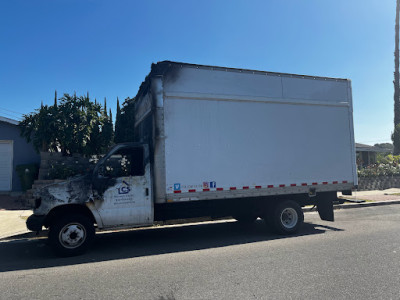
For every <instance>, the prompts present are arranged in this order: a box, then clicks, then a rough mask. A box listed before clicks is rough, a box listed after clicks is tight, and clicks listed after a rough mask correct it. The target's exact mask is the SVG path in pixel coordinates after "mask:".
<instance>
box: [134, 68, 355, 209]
mask: <svg viewBox="0 0 400 300" xmlns="http://www.w3.org/2000/svg"><path fill="white" fill-rule="evenodd" d="M135 103H136V106H135V109H136V115H135V134H136V138H137V141H138V142H144V143H148V144H149V145H150V148H151V150H150V151H152V157H153V172H154V183H155V184H154V192H155V196H156V197H155V202H156V203H164V202H175V201H192V200H207V199H223V198H243V197H259V196H268V195H282V194H299V193H318V192H322V191H343V190H350V189H351V188H352V187H353V186H354V185H357V172H356V160H355V148H354V134H353V117H352V96H351V82H350V81H349V80H347V79H336V78H324V77H314V76H302V75H294V74H281V73H272V72H263V71H253V70H242V69H231V68H222V67H213V66H202V65H193V64H186V63H176V62H170V61H164V62H160V63H157V64H153V66H152V70H151V72H150V74H149V75H148V76H147V77H146V80H145V81H144V82H143V83H142V85H141V87H140V90H139V92H138V95H137V96H136V101H135Z"/></svg>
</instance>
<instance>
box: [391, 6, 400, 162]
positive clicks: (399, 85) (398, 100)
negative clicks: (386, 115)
mask: <svg viewBox="0 0 400 300" xmlns="http://www.w3.org/2000/svg"><path fill="white" fill-rule="evenodd" d="M399 10H400V0H396V25H395V32H396V33H395V50H394V81H393V83H394V133H393V136H392V140H393V145H394V154H396V155H397V154H399V153H400V138H399V133H398V132H397V131H398V130H396V126H397V125H398V124H400V74H399Z"/></svg>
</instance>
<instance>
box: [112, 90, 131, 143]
mask: <svg viewBox="0 0 400 300" xmlns="http://www.w3.org/2000/svg"><path fill="white" fill-rule="evenodd" d="M120 119H121V122H120V125H119V127H118V129H117V128H116V129H115V130H118V134H119V135H120V143H121V142H135V98H129V97H128V98H126V99H125V101H124V103H123V105H122V109H121V118H120Z"/></svg>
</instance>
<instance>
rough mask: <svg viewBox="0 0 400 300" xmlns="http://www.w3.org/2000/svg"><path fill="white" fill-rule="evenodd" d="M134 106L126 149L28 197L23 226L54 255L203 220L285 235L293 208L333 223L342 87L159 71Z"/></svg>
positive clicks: (169, 68) (347, 119)
mask: <svg viewBox="0 0 400 300" xmlns="http://www.w3.org/2000/svg"><path fill="white" fill-rule="evenodd" d="M132 105H134V108H135V121H134V124H133V123H132V124H131V126H134V132H135V134H134V135H135V143H124V144H118V145H116V146H115V147H114V148H112V149H111V151H110V152H109V153H108V154H107V155H105V156H104V157H103V158H102V159H101V160H100V161H99V162H98V163H97V165H96V166H95V168H94V169H93V171H92V172H90V173H89V174H87V175H85V176H82V177H75V178H71V179H69V180H66V181H65V182H61V183H55V184H52V185H48V186H46V187H44V188H42V189H40V190H37V191H36V192H35V197H36V200H35V208H34V214H33V215H32V216H31V217H30V218H29V219H28V220H27V226H28V228H29V229H30V230H32V231H39V230H41V229H42V227H43V226H44V227H47V228H49V240H50V243H51V245H53V247H54V249H55V250H56V252H57V253H58V254H60V255H76V254H79V253H82V252H83V251H85V250H86V248H87V247H88V245H89V244H90V241H91V240H92V239H93V237H94V233H95V228H97V229H98V230H104V229H110V228H127V227H128V228H129V227H140V226H150V225H152V224H153V222H154V221H162V220H173V219H189V218H194V217H202V216H211V217H214V218H219V217H228V216H232V217H234V218H236V219H237V220H238V221H240V222H244V223H250V222H253V221H254V220H256V219H257V218H262V219H264V220H265V222H266V223H267V224H269V225H270V226H272V228H274V229H275V231H277V232H278V233H280V234H290V233H294V232H296V231H298V230H299V228H300V226H301V224H302V223H303V219H304V216H303V212H302V210H301V207H303V206H305V205H308V204H315V205H316V206H317V209H318V211H319V214H320V216H321V218H322V219H324V220H329V221H333V219H334V218H333V204H332V203H333V201H334V200H336V199H337V197H336V194H337V192H338V191H344V192H346V191H351V189H352V188H353V186H355V185H357V172H356V159H355V148H354V135H353V116H352V96H351V83H350V81H349V80H346V79H335V78H324V77H314V76H301V75H293V74H281V73H272V72H263V71H253V70H242V69H232V68H224V67H213V66H203V65H194V64H187V63H177V62H170V61H163V62H159V63H157V64H153V65H152V68H151V72H150V74H149V75H148V76H147V77H146V79H145V81H144V82H143V83H142V85H141V86H140V89H139V92H138V94H137V96H136V97H135V100H134V102H133V104H132Z"/></svg>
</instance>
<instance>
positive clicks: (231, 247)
mask: <svg viewBox="0 0 400 300" xmlns="http://www.w3.org/2000/svg"><path fill="white" fill-rule="evenodd" d="M335 213H336V221H335V222H334V223H330V222H324V221H321V220H320V219H319V217H318V215H317V214H316V213H307V214H306V217H305V221H306V223H305V225H304V227H303V230H302V232H301V234H298V235H296V236H292V237H280V236H277V235H274V234H272V233H270V232H268V231H267V230H266V229H265V227H264V224H263V223H262V222H261V221H260V222H257V223H256V224H255V225H254V226H252V227H251V228H243V227H241V226H240V225H239V224H237V223H235V222H225V221H224V222H219V223H207V224H201V225H186V226H175V227H160V228H154V229H144V230H134V231H128V232H118V233H103V234H100V235H98V236H97V237H96V242H95V244H94V245H93V248H92V249H91V251H90V252H89V253H87V254H85V255H83V256H80V257H75V258H63V259H60V258H56V257H55V256H54V255H53V254H52V252H51V250H50V249H49V248H48V246H47V245H46V243H45V240H43V239H36V240H19V241H11V242H0V298H1V299H30V300H31V299H59V298H62V299H158V300H161V299H400V205H398V204H397V205H388V206H379V207H368V208H356V209H347V210H341V211H335Z"/></svg>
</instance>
